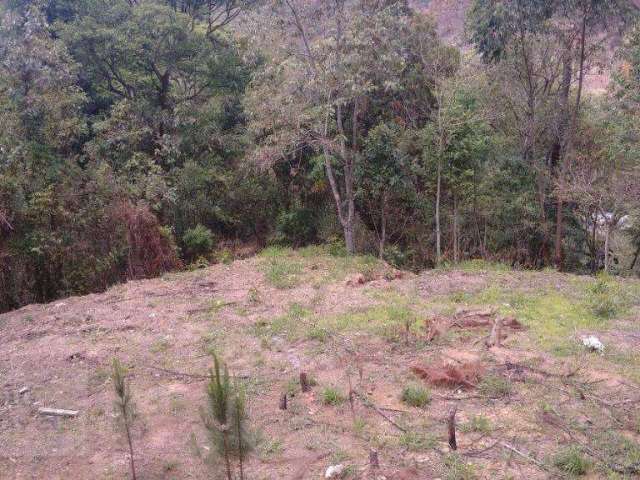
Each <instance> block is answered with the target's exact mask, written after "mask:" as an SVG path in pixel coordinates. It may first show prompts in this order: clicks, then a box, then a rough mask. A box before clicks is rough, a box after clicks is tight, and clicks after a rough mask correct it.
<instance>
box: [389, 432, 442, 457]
mask: <svg viewBox="0 0 640 480" xmlns="http://www.w3.org/2000/svg"><path fill="white" fill-rule="evenodd" d="M398 443H399V444H400V446H402V447H404V448H406V449H407V450H410V451H412V452H420V451H425V450H430V449H432V448H434V447H435V446H436V444H437V440H436V439H435V438H433V437H431V436H429V435H425V434H423V433H419V432H415V431H413V430H409V431H408V432H403V433H402V434H401V435H400V437H399V439H398Z"/></svg>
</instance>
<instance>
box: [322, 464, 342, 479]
mask: <svg viewBox="0 0 640 480" xmlns="http://www.w3.org/2000/svg"><path fill="white" fill-rule="evenodd" d="M343 472H344V465H342V464H339V465H331V466H330V467H327V471H326V472H324V478H340V476H341V475H342V474H343Z"/></svg>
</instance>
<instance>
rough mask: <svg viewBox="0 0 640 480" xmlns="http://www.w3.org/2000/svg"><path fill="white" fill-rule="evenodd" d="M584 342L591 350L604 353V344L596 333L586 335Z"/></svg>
mask: <svg viewBox="0 0 640 480" xmlns="http://www.w3.org/2000/svg"><path fill="white" fill-rule="evenodd" d="M582 344H583V345H584V346H585V347H587V348H588V349H589V350H591V351H593V352H598V353H601V354H602V353H604V344H603V343H602V342H601V341H600V339H599V338H598V337H596V336H594V335H589V336H588V337H584V338H583V339H582Z"/></svg>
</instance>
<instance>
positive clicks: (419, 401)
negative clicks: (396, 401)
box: [401, 385, 431, 407]
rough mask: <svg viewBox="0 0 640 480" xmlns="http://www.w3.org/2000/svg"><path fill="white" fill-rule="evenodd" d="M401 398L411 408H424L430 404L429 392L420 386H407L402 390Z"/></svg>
mask: <svg viewBox="0 0 640 480" xmlns="http://www.w3.org/2000/svg"><path fill="white" fill-rule="evenodd" d="M401 398H402V401H403V402H404V403H406V404H407V405H411V406H412V407H424V406H425V405H427V404H428V403H430V402H431V392H430V391H429V390H428V389H427V388H425V387H423V386H422V385H407V386H406V387H404V389H403V390H402V397H401Z"/></svg>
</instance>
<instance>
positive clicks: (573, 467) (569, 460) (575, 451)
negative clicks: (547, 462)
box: [553, 446, 589, 476]
mask: <svg viewBox="0 0 640 480" xmlns="http://www.w3.org/2000/svg"><path fill="white" fill-rule="evenodd" d="M553 464H554V465H555V466H556V467H557V468H558V469H560V470H562V471H563V472H565V473H568V474H569V475H573V476H579V475H584V474H585V473H587V470H588V469H589V461H588V460H587V459H586V458H585V456H584V455H583V453H582V451H581V450H580V449H579V448H578V447H575V446H571V447H566V448H564V449H562V450H560V451H559V452H558V453H557V454H556V455H555V456H554V457H553Z"/></svg>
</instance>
